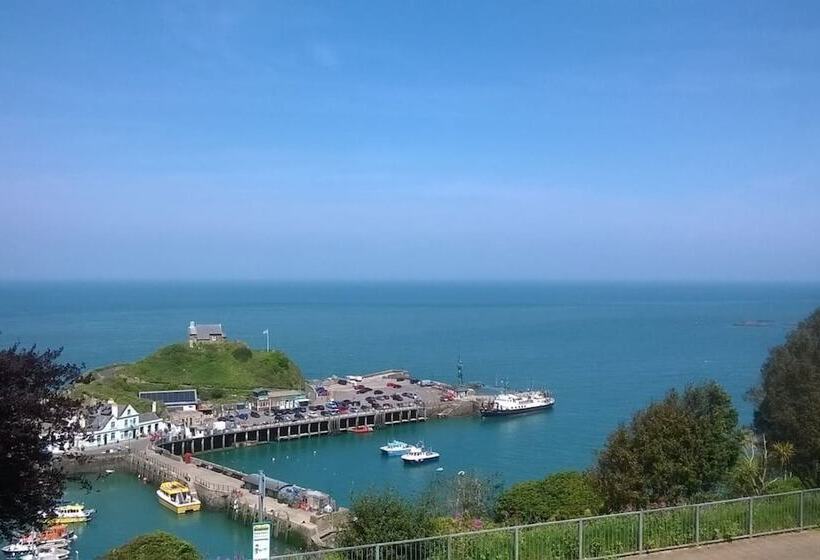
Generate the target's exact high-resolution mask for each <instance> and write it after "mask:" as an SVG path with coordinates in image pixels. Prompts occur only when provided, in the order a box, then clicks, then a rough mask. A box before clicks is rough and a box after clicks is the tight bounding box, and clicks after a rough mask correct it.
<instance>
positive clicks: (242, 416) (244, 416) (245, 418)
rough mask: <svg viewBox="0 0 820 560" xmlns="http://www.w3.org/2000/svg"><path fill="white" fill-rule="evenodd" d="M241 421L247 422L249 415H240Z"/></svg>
mask: <svg viewBox="0 0 820 560" xmlns="http://www.w3.org/2000/svg"><path fill="white" fill-rule="evenodd" d="M239 419H240V420H247V419H248V415H247V414H245V413H244V412H243V413H242V414H240V415H239Z"/></svg>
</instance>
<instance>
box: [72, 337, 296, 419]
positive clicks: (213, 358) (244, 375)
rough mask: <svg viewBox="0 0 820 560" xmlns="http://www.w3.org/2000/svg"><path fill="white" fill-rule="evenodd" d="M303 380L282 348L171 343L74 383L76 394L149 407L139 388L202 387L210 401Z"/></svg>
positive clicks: (287, 386) (291, 385)
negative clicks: (280, 349) (149, 353)
mask: <svg viewBox="0 0 820 560" xmlns="http://www.w3.org/2000/svg"><path fill="white" fill-rule="evenodd" d="M303 386H304V378H303V377H302V374H301V372H300V371H299V368H298V367H297V366H296V364H294V363H293V362H292V361H291V360H290V359H289V358H288V357H287V356H286V355H285V354H284V353H283V352H279V351H277V352H258V351H254V350H251V349H250V348H248V347H247V346H245V345H244V344H241V343H238V342H225V343H221V344H202V345H199V346H195V347H194V348H190V347H188V345H187V344H172V345H170V346H166V347H164V348H160V349H159V350H157V351H156V352H154V353H153V354H151V355H150V356H148V357H146V358H144V359H142V360H140V361H138V362H136V363H133V364H126V365H120V366H116V367H112V368H108V369H106V370H100V371H98V372H95V373H94V379H93V380H92V381H91V382H90V383H86V384H75V386H74V391H75V393H76V394H78V395H82V396H86V397H95V398H97V399H100V400H108V399H113V400H114V401H116V402H118V403H121V404H131V405H134V407H135V408H137V410H139V411H141V412H144V411H147V410H150V406H151V404H150V403H148V402H146V401H142V400H140V399H138V398H137V395H138V393H139V391H146V390H163V389H182V388H185V387H193V388H197V389H200V390H202V391H204V392H203V396H206V395H208V396H210V397H211V398H214V399H221V398H225V397H231V398H236V397H244V396H246V395H247V393H248V391H250V390H251V389H253V388H255V387H269V388H275V389H300V388H302V387H303Z"/></svg>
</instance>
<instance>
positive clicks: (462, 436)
mask: <svg viewBox="0 0 820 560" xmlns="http://www.w3.org/2000/svg"><path fill="white" fill-rule="evenodd" d="M818 306H820V284H752V283H743V284H728V283H724V284H706V283H694V284H673V283H329V282H328V283H268V282H221V283H216V282H214V283H208V282H156V283H149V282H141V283H136V282H85V283H79V282H75V283H46V282H32V283H2V284H0V346H8V345H10V344H13V343H20V344H22V345H24V346H27V345H32V344H36V345H37V346H38V347H39V348H46V347H52V348H53V347H62V348H63V354H62V358H63V359H64V360H67V361H72V362H76V363H82V364H84V367H86V368H88V369H91V368H94V367H99V366H103V365H107V364H111V363H117V362H129V361H133V360H137V359H139V358H140V357H142V356H145V355H146V354H149V353H150V352H152V351H153V350H155V349H156V348H158V347H160V346H163V345H166V344H169V343H172V342H178V341H183V340H185V337H186V327H187V326H188V323H189V322H190V321H197V322H201V323H222V325H223V327H224V330H225V332H226V334H227V335H228V336H229V337H230V338H234V339H239V340H243V341H245V342H247V343H248V344H250V345H251V346H253V347H255V348H264V346H265V337H264V335H263V334H262V331H263V330H265V329H268V330H269V332H270V337H271V345H272V346H273V347H275V348H278V349H281V350H283V351H285V352H286V353H287V354H288V355H289V356H291V357H292V358H293V359H294V360H295V361H296V362H297V363H298V364H299V366H300V367H301V369H302V371H303V373H304V375H305V376H306V377H307V378H309V379H318V378H323V377H327V376H330V375H346V374H360V373H367V372H372V371H378V370H384V369H389V368H402V369H407V370H409V371H410V372H411V373H412V375H414V376H415V377H418V378H422V379H425V378H429V379H438V380H442V381H451V382H455V380H456V365H457V363H458V361H459V359H460V360H461V361H462V362H463V364H464V378H465V381H466V382H474V383H483V384H485V385H486V386H488V387H493V386H509V387H511V388H521V389H524V388H530V387H533V388H544V389H548V390H550V391H552V393H553V394H554V396H555V397H556V400H557V402H556V405H555V407H554V409H553V410H551V411H549V412H546V413H542V414H534V415H529V416H525V417H520V418H503V419H485V420H482V419H480V418H457V419H447V420H436V421H429V422H427V423H423V424H414V425H404V426H397V427H394V428H388V429H385V430H383V431H377V432H375V433H373V434H370V435H364V436H362V435H352V434H346V435H340V436H334V437H326V438H312V439H305V440H297V441H291V442H281V443H272V444H269V445H263V446H258V447H251V448H243V449H236V450H228V451H217V452H211V453H209V454H206V457H205V458H208V459H209V460H212V461H215V462H218V463H222V464H225V465H229V466H232V467H235V468H238V469H241V470H244V471H246V472H257V471H259V470H262V471H264V472H265V474H266V475H268V476H271V477H273V478H276V479H280V480H285V481H288V482H292V483H296V484H299V485H301V486H306V487H310V488H315V489H319V490H323V491H326V492H329V493H330V494H331V495H332V496H333V497H334V498H335V499H336V500H337V501H339V502H340V503H341V504H349V503H350V500H351V499H352V497H353V496H355V495H356V494H357V493H361V492H364V491H367V490H371V489H375V490H380V489H385V488H388V489H391V490H394V491H396V492H399V493H402V494H405V495H408V496H412V495H415V494H418V493H419V492H422V491H424V489H425V488H426V487H427V486H428V485H429V484H430V483H431V481H433V480H434V479H435V477H441V476H451V475H452V474H454V473H456V472H458V471H465V472H474V473H476V474H479V475H481V476H487V477H490V478H492V479H494V480H498V481H501V482H503V483H504V484H511V483H515V482H517V481H521V480H526V479H533V478H540V477H544V476H546V475H548V474H550V473H553V472H556V471H559V470H563V469H584V468H587V467H589V466H590V465H591V464H593V462H594V460H595V456H596V452H597V451H598V450H599V449H600V448H601V447H602V445H604V443H605V441H606V437H607V434H608V433H610V432H611V431H612V430H613V429H614V428H615V427H617V426H618V424H619V423H622V422H626V421H628V420H629V419H630V417H631V415H632V414H633V413H634V412H635V411H636V410H637V409H639V408H641V407H643V406H645V405H646V404H648V403H650V402H652V401H653V400H655V399H660V398H662V397H663V395H664V394H665V392H666V391H668V390H669V389H672V388H678V389H681V388H684V387H685V386H686V385H687V384H690V383H696V382H699V381H703V380H706V379H714V380H716V381H718V382H719V383H721V384H722V385H723V386H724V387H725V388H726V390H727V391H728V392H729V393H730V394H731V396H732V398H733V401H734V404H735V406H736V407H737V409H738V411H739V413H740V418H741V421H742V422H743V423H745V424H748V423H750V422H751V420H752V404H751V403H750V402H749V401H748V400H747V399H746V398H745V395H746V393H747V391H748V390H749V389H750V388H752V387H753V386H754V385H755V384H756V383H757V382H758V380H759V376H760V367H761V365H762V363H763V362H764V360H765V359H766V356H767V354H768V352H769V350H770V349H771V348H772V347H773V346H775V345H777V344H780V343H782V342H783V341H784V339H785V337H786V335H787V334H788V332H789V330H791V329H792V328H794V326H795V325H796V324H797V323H798V322H799V321H800V320H801V319H803V318H804V317H806V316H807V315H808V314H809V313H810V312H812V311H813V310H814V309H815V308H817V307H818ZM390 439H401V440H404V441H408V442H416V441H424V442H425V443H426V444H427V445H428V446H430V447H432V448H434V449H435V450H436V451H439V452H440V453H441V460H440V461H439V462H438V463H437V464H434V465H423V466H420V467H406V466H405V465H403V464H401V462H400V460H398V459H387V458H384V457H382V456H381V455H380V454H379V451H378V447H379V446H380V445H383V444H384V443H385V442H386V441H387V440H390ZM439 468H440V469H441V470H438V469H439ZM92 482H94V483H95V484H93V485H92V490H91V491H88V490H85V489H82V488H80V487H76V486H72V487H70V488H69V490H68V494H69V496H68V497H71V498H80V499H83V500H84V501H85V502H86V503H87V504H89V505H90V506H92V507H97V508H98V509H99V515H98V517H97V519H95V520H94V521H93V522H92V523H91V524H90V525H89V526H88V527H87V528H85V529H84V532H83V534H82V535H81V537H80V539H78V541H77V550H78V552H79V556H80V557H81V558H95V557H97V556H99V555H100V554H102V553H103V552H104V551H105V550H107V549H109V548H111V547H113V546H116V545H118V544H121V543H123V542H124V541H126V540H128V539H129V538H131V537H133V536H135V535H137V534H140V533H143V532H146V531H149V530H153V529H162V530H166V531H170V532H173V533H176V534H179V535H180V536H182V537H183V538H186V539H188V540H191V541H192V542H194V543H196V544H197V545H198V546H199V547H200V550H202V552H203V553H204V554H206V556H207V557H208V558H239V557H249V556H250V553H249V550H250V530H249V528H247V527H244V526H242V525H240V524H238V523H236V522H233V521H230V520H228V519H227V518H226V517H225V516H224V515H222V514H220V513H217V512H201V514H199V515H197V516H195V517H193V516H187V517H184V518H179V517H177V516H175V515H173V514H171V513H170V512H167V511H165V510H163V509H162V508H160V507H159V506H158V505H157V504H156V503H155V498H154V494H153V492H154V489H153V488H150V487H147V486H145V485H143V484H141V483H139V482H137V481H136V480H134V479H133V478H131V477H129V476H127V475H125V474H121V473H115V474H114V475H111V476H110V477H106V478H104V479H100V480H98V481H92ZM274 548H275V550H277V551H279V552H284V551H288V550H293V545H292V544H288V543H286V542H280V541H277V542H276V543H275V546H274Z"/></svg>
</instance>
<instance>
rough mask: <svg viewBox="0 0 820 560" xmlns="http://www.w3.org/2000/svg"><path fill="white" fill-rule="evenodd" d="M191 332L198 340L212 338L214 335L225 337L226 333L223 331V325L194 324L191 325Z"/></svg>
mask: <svg viewBox="0 0 820 560" xmlns="http://www.w3.org/2000/svg"><path fill="white" fill-rule="evenodd" d="M189 332H190V334H192V335H193V336H194V337H195V338H196V339H197V340H210V339H211V337H212V336H217V337H224V336H225V333H224V332H222V325H221V324H218V325H197V324H192V325H191V326H190V327H189Z"/></svg>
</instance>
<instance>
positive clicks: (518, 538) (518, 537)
mask: <svg viewBox="0 0 820 560" xmlns="http://www.w3.org/2000/svg"><path fill="white" fill-rule="evenodd" d="M514 537H515V541H514V542H515V549H514V550H513V559H514V560H518V559H519V558H520V552H519V550H520V546H521V528H520V527H516V528H515V533H514Z"/></svg>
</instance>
